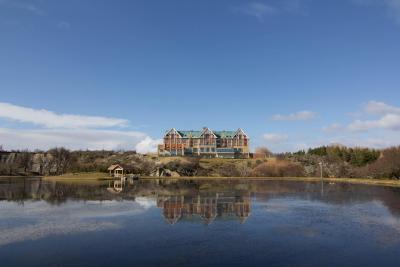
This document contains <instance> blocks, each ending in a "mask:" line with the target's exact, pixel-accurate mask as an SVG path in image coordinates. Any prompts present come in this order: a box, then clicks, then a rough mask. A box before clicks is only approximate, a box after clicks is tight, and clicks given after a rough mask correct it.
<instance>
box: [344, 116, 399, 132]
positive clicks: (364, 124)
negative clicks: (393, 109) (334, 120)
mask: <svg viewBox="0 0 400 267" xmlns="http://www.w3.org/2000/svg"><path fill="white" fill-rule="evenodd" d="M348 128H349V130H350V131H368V130H372V129H387V130H393V131H399V130H400V115H397V114H386V115H384V116H383V117H381V118H379V119H377V120H356V121H354V122H352V123H351V124H350V125H349V126H348Z"/></svg>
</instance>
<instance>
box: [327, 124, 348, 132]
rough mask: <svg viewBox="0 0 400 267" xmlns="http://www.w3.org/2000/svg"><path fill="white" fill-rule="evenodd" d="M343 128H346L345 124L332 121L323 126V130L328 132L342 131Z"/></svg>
mask: <svg viewBox="0 0 400 267" xmlns="http://www.w3.org/2000/svg"><path fill="white" fill-rule="evenodd" d="M343 128H344V127H343V125H342V124H340V123H332V124H331V125H329V126H325V127H323V128H322V130H323V131H324V132H327V133H333V132H338V131H341V130H343Z"/></svg>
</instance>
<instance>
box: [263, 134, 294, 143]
mask: <svg viewBox="0 0 400 267" xmlns="http://www.w3.org/2000/svg"><path fill="white" fill-rule="evenodd" d="M263 138H264V140H265V141H266V142H267V143H269V144H279V143H283V142H286V141H287V140H288V138H289V136H288V135H287V134H277V133H266V134H264V135H263Z"/></svg>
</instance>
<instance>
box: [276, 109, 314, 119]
mask: <svg viewBox="0 0 400 267" xmlns="http://www.w3.org/2000/svg"><path fill="white" fill-rule="evenodd" d="M316 116H317V114H316V113H315V112H312V111H307V110H304V111H299V112H296V113H291V114H288V115H282V114H277V115H274V116H272V119H273V120H274V121H305V120H312V119H314V118H316Z"/></svg>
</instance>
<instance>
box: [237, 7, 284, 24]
mask: <svg viewBox="0 0 400 267" xmlns="http://www.w3.org/2000/svg"><path fill="white" fill-rule="evenodd" d="M234 11H236V12H239V13H242V14H244V15H248V16H252V17H255V18H257V20H258V21H260V22H263V21H264V17H265V16H268V15H273V14H276V13H277V12H278V10H277V9H276V8H275V7H273V6H270V5H267V4H264V3H260V2H252V3H247V4H244V5H242V6H239V7H235V8H234Z"/></svg>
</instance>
